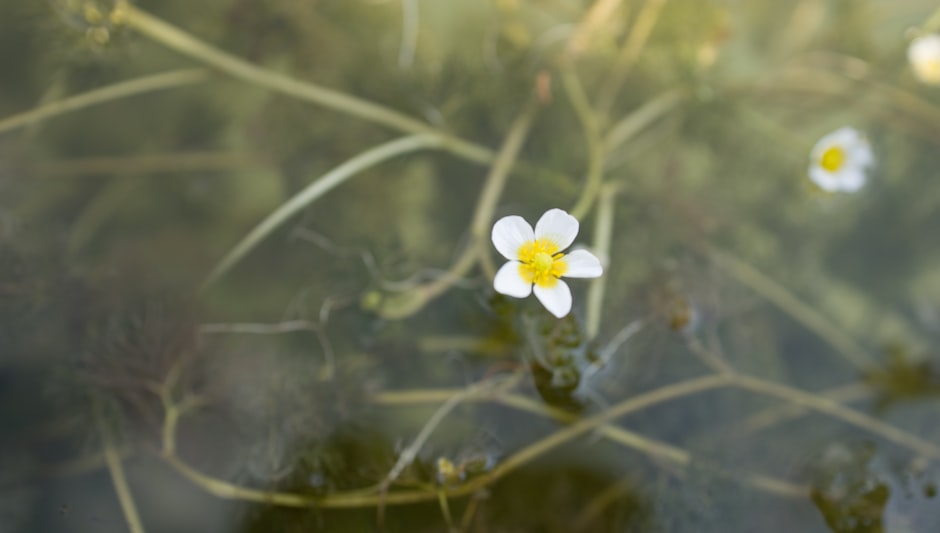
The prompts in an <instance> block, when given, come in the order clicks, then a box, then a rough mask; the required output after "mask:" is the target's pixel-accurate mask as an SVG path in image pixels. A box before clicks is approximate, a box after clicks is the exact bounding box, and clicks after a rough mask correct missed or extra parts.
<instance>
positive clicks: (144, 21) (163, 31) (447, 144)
mask: <svg viewBox="0 0 940 533" xmlns="http://www.w3.org/2000/svg"><path fill="white" fill-rule="evenodd" d="M113 17H114V18H115V19H117V20H120V21H122V22H123V23H125V24H127V25H128V26H130V27H131V28H134V29H135V30H137V31H138V32H140V33H142V34H144V35H146V36H148V37H150V38H151V39H153V40H155V41H157V42H159V43H161V44H163V45H164V46H166V47H168V48H171V49H173V50H176V51H177V52H179V53H181V54H183V55H187V56H190V57H192V58H194V59H197V60H199V61H201V62H203V63H205V64H207V65H211V66H212V67H214V68H217V69H219V70H220V71H222V72H224V73H226V74H228V75H230V76H233V77H235V78H238V79H241V80H243V81H246V82H248V83H251V84H253V85H257V86H260V87H265V88H267V89H270V90H272V91H276V92H279V93H282V94H286V95H289V96H293V97H295V98H299V99H301V100H306V101H309V102H314V103H316V104H319V105H322V106H324V107H328V108H330V109H334V110H336V111H341V112H343V113H346V114H348V115H352V116H355V117H359V118H362V119H365V120H368V121H371V122H375V123H378V124H382V125H384V126H388V127H390V128H393V129H396V130H399V131H403V132H406V133H423V134H427V135H433V136H435V137H437V140H438V142H440V144H441V146H442V147H443V148H444V149H445V150H447V151H449V152H451V153H454V154H457V155H460V156H461V157H463V158H465V159H469V160H471V161H476V162H478V163H486V162H489V161H491V160H492V159H493V152H492V151H491V150H489V149H487V148H484V147H482V146H479V145H477V144H474V143H471V142H468V141H465V140H463V139H460V138H457V137H454V136H452V135H449V134H445V133H441V132H439V131H438V130H436V129H434V128H433V127H431V126H429V125H428V124H425V123H424V122H421V121H419V120H416V119H414V118H411V117H409V116H408V115H405V114H404V113H400V112H398V111H395V110H393V109H389V108H387V107H384V106H381V105H378V104H375V103H373V102H369V101H368V100H363V99H361V98H356V97H353V96H349V95H346V94H344V93H341V92H339V91H333V90H330V89H327V88H324V87H320V86H318V85H315V84H313V83H309V82H303V81H299V80H296V79H294V78H291V77H289V76H285V75H283V74H278V73H276V72H271V71H268V70H266V69H264V68H261V67H259V66H257V65H253V64H251V63H249V62H248V61H245V60H243V59H240V58H238V57H236V56H233V55H231V54H228V53H226V52H223V51H222V50H219V49H218V48H215V47H213V46H211V45H209V44H207V43H204V42H202V41H200V40H199V39H196V38H195V37H193V36H191V35H189V34H188V33H186V32H184V31H182V30H180V29H179V28H177V27H175V26H172V25H170V24H168V23H166V22H164V21H162V20H160V19H159V18H157V17H154V16H153V15H151V14H149V13H147V12H145V11H142V10H140V9H138V8H136V7H134V6H133V5H131V4H130V3H128V2H121V3H120V4H119V5H118V7H117V8H115V13H114V15H113Z"/></svg>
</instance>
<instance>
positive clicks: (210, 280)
mask: <svg viewBox="0 0 940 533" xmlns="http://www.w3.org/2000/svg"><path fill="white" fill-rule="evenodd" d="M438 147H440V140H439V139H438V138H436V137H433V136H429V135H423V134H422V135H409V136H407V137H402V138H399V139H396V140H394V141H390V142H387V143H384V144H381V145H379V146H376V147H375V148H372V149H370V150H366V151H365V152H362V153H361V154H359V155H357V156H356V157H354V158H352V159H350V160H348V161H346V162H345V163H343V164H341V165H340V166H338V167H336V168H334V169H333V170H331V171H329V172H327V173H326V174H324V175H323V177H321V178H320V179H318V180H316V181H314V182H313V183H311V184H310V185H308V186H307V188H305V189H304V190H302V191H300V192H299V193H297V194H296V195H294V197H292V198H291V199H290V200H288V201H287V202H286V203H284V204H283V205H281V206H280V207H278V208H277V210H276V211H274V212H273V213H271V214H270V215H268V216H267V218H265V219H264V220H262V221H261V223H259V224H258V225H257V226H255V228H254V229H253V230H251V232H249V233H248V235H246V236H245V237H244V238H242V240H241V241H239V242H238V244H236V245H235V246H234V247H233V248H232V249H231V250H230V251H229V252H228V253H227V254H226V255H225V257H223V258H222V260H221V261H219V263H218V264H217V265H216V266H215V268H213V269H212V272H211V273H210V274H209V276H208V277H207V278H206V280H205V282H204V283H203V285H202V288H201V290H202V291H205V290H206V289H207V288H209V287H210V286H212V284H214V283H215V282H216V281H218V280H219V278H221V277H222V276H223V275H225V273H227V272H228V271H229V270H230V269H231V268H232V267H233V266H235V264H237V263H238V262H239V261H241V259H242V258H244V257H245V255H246V254H247V253H248V252H250V251H251V250H252V249H253V248H254V247H255V246H257V245H258V243H260V242H261V241H262V240H264V238H265V237H267V236H268V235H270V234H271V232H272V231H274V230H275V229H276V228H277V227H278V226H280V225H281V224H283V223H284V222H285V221H286V220H287V219H289V218H290V217H292V216H294V215H295V214H297V213H298V212H299V211H300V210H302V209H303V208H305V207H307V206H308V205H310V204H311V203H313V202H314V201H315V200H317V199H318V198H320V197H321V196H323V195H324V194H325V193H327V192H328V191H330V190H331V189H333V188H334V187H336V186H338V185H340V184H341V183H343V182H344V181H346V180H347V179H349V178H351V177H353V176H355V175H356V174H358V173H360V172H362V171H363V170H366V169H367V168H369V167H372V166H375V165H377V164H379V163H382V162H383V161H387V160H389V159H391V158H393V157H396V156H400V155H402V154H406V153H408V152H414V151H417V150H422V149H428V148H438Z"/></svg>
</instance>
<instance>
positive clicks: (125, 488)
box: [95, 403, 144, 533]
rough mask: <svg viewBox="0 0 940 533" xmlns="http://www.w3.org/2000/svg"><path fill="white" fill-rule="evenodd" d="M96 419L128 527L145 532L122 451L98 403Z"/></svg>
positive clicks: (141, 532) (106, 460)
mask: <svg viewBox="0 0 940 533" xmlns="http://www.w3.org/2000/svg"><path fill="white" fill-rule="evenodd" d="M95 420H96V422H97V425H98V433H99V435H100V436H101V444H102V446H103V447H104V459H105V463H106V464H107V465H108V473H109V474H110V475H111V483H112V484H114V491H115V492H116V493H117V497H118V503H120V505H121V511H122V512H123V513H124V520H125V521H126V522H127V529H128V530H129V531H130V532H131V533H144V526H143V523H142V522H141V521H140V515H139V514H138V512H137V505H136V504H135V503H134V496H133V494H132V493H131V489H130V486H129V485H128V484H127V477H126V476H125V475H124V467H123V465H122V464H121V453H120V452H119V451H118V449H117V447H116V446H115V445H114V438H113V437H112V435H111V429H110V428H109V427H108V425H107V422H105V420H104V415H103V414H102V413H101V407H100V406H99V405H98V404H97V403H96V405H95Z"/></svg>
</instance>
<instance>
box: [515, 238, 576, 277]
mask: <svg viewBox="0 0 940 533" xmlns="http://www.w3.org/2000/svg"><path fill="white" fill-rule="evenodd" d="M518 255H519V261H520V262H521V263H522V264H521V265H519V275H520V276H522V279H524V280H525V281H526V282H527V283H534V284H536V285H538V286H539V287H545V288H549V287H554V286H555V284H556V283H558V278H560V277H561V276H562V275H563V274H564V273H565V272H567V271H568V264H567V263H566V262H565V261H564V259H563V257H564V254H562V253H559V252H558V245H557V244H555V243H554V242H552V241H549V240H547V239H536V240H534V241H532V242H528V243H526V244H523V245H522V246H521V247H519V253H518Z"/></svg>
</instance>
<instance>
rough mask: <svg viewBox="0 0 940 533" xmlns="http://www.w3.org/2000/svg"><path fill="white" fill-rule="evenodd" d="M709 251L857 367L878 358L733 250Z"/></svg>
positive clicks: (729, 269) (861, 368)
mask: <svg viewBox="0 0 940 533" xmlns="http://www.w3.org/2000/svg"><path fill="white" fill-rule="evenodd" d="M709 255H710V256H711V258H712V260H713V261H714V262H715V264H717V265H718V266H719V267H720V268H721V269H722V270H724V271H725V272H727V273H729V274H730V275H731V276H732V277H734V279H736V280H737V281H738V282H739V283H741V284H742V285H744V286H746V287H749V288H750V289H751V290H753V291H754V292H756V293H758V294H760V295H761V296H763V297H764V298H766V299H767V300H768V301H770V302H771V303H773V304H774V305H776V306H777V307H778V308H779V309H780V310H782V311H783V312H785V313H787V314H788V315H790V316H791V317H793V319H794V320H796V321H797V322H799V323H800V324H803V326H804V327H806V328H807V329H809V330H810V331H812V332H813V333H815V334H816V335H818V336H819V338H821V339H822V340H823V341H825V342H826V343H827V344H829V346H831V347H832V348H833V349H835V351H836V353H838V354H840V355H841V356H842V357H843V358H844V359H845V360H846V361H847V362H848V363H849V364H851V365H852V366H854V367H855V368H857V369H860V370H864V369H866V368H868V367H870V366H871V365H872V364H874V359H873V358H872V357H871V356H870V355H869V354H868V352H867V351H866V350H865V349H864V348H862V346H861V345H860V344H858V343H857V342H856V341H855V339H853V338H852V337H851V336H850V335H849V334H848V333H845V332H844V331H842V329H841V328H839V327H838V326H836V325H835V324H833V323H832V322H830V321H829V319H827V318H826V317H825V316H823V315H822V314H821V313H819V312H818V311H816V310H815V309H813V308H812V307H811V306H809V305H808V304H806V303H804V302H803V301H802V300H800V299H799V298H797V297H796V296H794V295H793V293H791V292H790V291H789V290H787V289H786V288H785V287H783V286H782V285H780V284H778V283H777V282H776V281H774V280H772V279H770V278H769V277H767V276H765V275H764V274H762V273H761V272H760V271H759V270H757V269H756V268H754V267H752V266H751V265H749V264H747V263H745V262H744V261H741V260H740V259H738V258H736V257H734V256H733V255H731V254H730V253H727V252H724V251H721V250H718V249H715V248H713V249H711V250H710V254H709Z"/></svg>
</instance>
